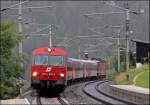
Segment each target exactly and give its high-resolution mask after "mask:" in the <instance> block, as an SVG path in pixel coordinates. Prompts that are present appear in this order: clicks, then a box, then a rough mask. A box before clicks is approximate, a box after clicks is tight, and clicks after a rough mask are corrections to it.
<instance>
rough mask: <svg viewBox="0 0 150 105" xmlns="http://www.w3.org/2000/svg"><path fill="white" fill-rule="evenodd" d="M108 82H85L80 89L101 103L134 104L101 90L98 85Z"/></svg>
mask: <svg viewBox="0 0 150 105" xmlns="http://www.w3.org/2000/svg"><path fill="white" fill-rule="evenodd" d="M106 82H109V81H108V80H102V81H100V80H96V81H91V82H88V83H86V84H85V85H84V86H83V88H82V91H83V92H84V93H85V94H86V95H88V96H89V97H91V98H93V99H95V100H96V101H98V102H100V103H103V104H110V105H116V104H119V105H120V104H122V105H124V104H134V103H131V102H128V101H124V100H121V99H118V98H116V97H112V96H110V95H108V94H106V93H105V92H102V91H101V90H100V89H99V88H98V87H99V86H100V85H103V83H106Z"/></svg>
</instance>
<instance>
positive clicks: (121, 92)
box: [110, 85, 150, 104]
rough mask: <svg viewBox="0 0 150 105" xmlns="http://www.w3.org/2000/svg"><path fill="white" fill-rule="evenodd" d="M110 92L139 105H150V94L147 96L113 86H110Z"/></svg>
mask: <svg viewBox="0 0 150 105" xmlns="http://www.w3.org/2000/svg"><path fill="white" fill-rule="evenodd" d="M110 92H111V93H112V94H114V95H116V96H119V97H121V98H125V99H127V100H130V101H133V102H136V103H139V104H149V98H150V97H149V92H148V93H147V94H144V93H141V92H138V90H137V92H135V90H134V91H131V89H130V90H127V89H122V88H119V87H116V86H113V85H110Z"/></svg>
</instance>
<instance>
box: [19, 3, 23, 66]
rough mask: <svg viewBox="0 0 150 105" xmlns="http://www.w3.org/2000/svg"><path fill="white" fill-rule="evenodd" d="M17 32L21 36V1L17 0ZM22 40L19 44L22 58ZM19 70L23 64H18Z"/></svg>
mask: <svg viewBox="0 0 150 105" xmlns="http://www.w3.org/2000/svg"><path fill="white" fill-rule="evenodd" d="M18 31H19V34H20V35H21V36H22V4H21V0H19V5H18ZM22 52H23V51H22V40H21V41H20V42H19V56H22ZM20 65H21V68H23V63H22V62H21V63H20Z"/></svg>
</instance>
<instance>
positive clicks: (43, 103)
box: [36, 96, 69, 105]
mask: <svg viewBox="0 0 150 105" xmlns="http://www.w3.org/2000/svg"><path fill="white" fill-rule="evenodd" d="M36 102H37V105H68V104H69V103H68V102H67V101H66V100H65V99H64V98H62V97H53V98H45V97H40V96H38V97H37V99H36Z"/></svg>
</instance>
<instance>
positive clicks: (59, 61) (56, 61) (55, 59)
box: [50, 55, 64, 66]
mask: <svg viewBox="0 0 150 105" xmlns="http://www.w3.org/2000/svg"><path fill="white" fill-rule="evenodd" d="M50 65H51V66H64V57H63V56H56V55H55V56H50Z"/></svg>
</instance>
